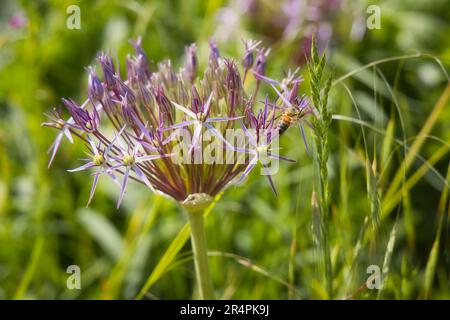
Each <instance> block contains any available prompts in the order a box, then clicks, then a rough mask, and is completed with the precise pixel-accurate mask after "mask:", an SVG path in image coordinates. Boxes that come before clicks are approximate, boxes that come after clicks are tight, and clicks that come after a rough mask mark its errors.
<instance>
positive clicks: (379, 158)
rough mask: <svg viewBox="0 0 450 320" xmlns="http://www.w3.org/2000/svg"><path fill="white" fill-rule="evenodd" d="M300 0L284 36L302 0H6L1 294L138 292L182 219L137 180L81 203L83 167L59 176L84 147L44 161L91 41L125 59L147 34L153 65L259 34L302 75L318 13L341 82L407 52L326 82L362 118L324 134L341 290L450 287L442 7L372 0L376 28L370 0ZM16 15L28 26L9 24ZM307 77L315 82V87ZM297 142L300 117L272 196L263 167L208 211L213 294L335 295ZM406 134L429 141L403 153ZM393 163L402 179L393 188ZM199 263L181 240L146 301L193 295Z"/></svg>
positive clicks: (311, 177) (275, 63) (422, 291)
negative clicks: (72, 11)
mask: <svg viewBox="0 0 450 320" xmlns="http://www.w3.org/2000/svg"><path fill="white" fill-rule="evenodd" d="M297 2H298V5H299V6H300V8H303V9H302V10H300V11H299V12H301V13H302V15H301V19H300V18H299V17H300V16H298V17H297V18H299V19H300V21H297V22H296V21H293V22H292V23H293V24H294V26H295V29H294V32H291V33H289V34H286V33H285V32H284V30H285V29H284V28H286V22H291V20H289V19H287V18H285V19H283V14H286V12H289V9H290V7H289V5H292V3H295V1H280V3H278V2H274V1H268V0H259V1H257V0H247V1H242V2H240V1H233V0H231V1H230V2H229V1H221V0H213V1H198V0H197V1H195V0H194V1H182V0H179V1H178V0H170V1H162V0H161V1H119V0H116V1H106V0H103V1H101V0H100V1H87V0H85V1H52V0H49V1H44V0H37V1H25V0H23V1H13V0H3V1H2V2H1V4H0V74H1V76H0V243H1V246H0V299H12V298H18V299H21V298H22V299H23V298H26V299H76V298H94V299H96V298H105V299H110V298H127V299H132V298H134V297H136V295H137V294H138V292H139V291H140V290H141V288H142V287H143V285H144V283H145V282H146V280H147V278H148V276H149V275H150V274H151V272H152V270H153V269H154V268H155V266H156V265H157V264H158V262H159V261H160V259H161V258H162V256H163V254H164V252H165V251H166V249H167V248H168V246H169V244H170V243H171V241H172V240H173V239H174V238H175V237H176V236H177V234H178V233H179V231H180V230H181V228H182V226H183V225H184V224H185V222H186V220H187V219H186V217H185V215H184V213H183V212H182V211H181V210H180V209H179V208H178V206H177V205H176V204H175V203H172V202H171V201H169V200H167V199H162V198H158V197H156V196H153V195H151V194H150V193H149V192H148V190H147V189H144V188H141V187H140V186H138V185H134V184H132V185H131V186H130V189H129V190H128V192H127V195H126V197H125V201H124V205H123V206H122V207H121V209H120V210H116V209H115V199H116V197H117V193H118V191H117V190H116V188H114V186H112V185H111V183H109V182H108V181H106V180H105V181H101V182H100V185H99V188H98V190H97V193H96V196H95V198H94V201H93V203H92V205H91V206H90V208H85V204H86V201H87V198H88V194H89V190H90V184H91V180H90V176H89V174H83V173H81V174H70V173H68V172H66V169H69V168H73V167H76V166H77V165H78V164H79V162H78V158H80V157H81V155H82V148H81V146H80V145H78V146H75V145H70V144H69V143H68V142H67V141H65V142H64V143H63V145H62V147H61V149H60V151H59V153H58V155H57V158H56V161H55V163H54V164H53V166H52V167H51V168H50V169H47V162H48V155H47V153H46V150H47V148H48V147H49V146H50V144H51V142H52V140H53V139H54V136H55V134H56V132H52V131H51V130H49V129H46V128H43V127H41V125H40V124H41V123H42V122H43V121H45V116H44V115H43V114H44V113H45V112H48V111H50V110H51V108H52V107H53V106H57V105H59V104H60V99H61V98H62V97H73V98H74V99H76V100H77V101H81V100H83V99H84V97H85V96H86V82H87V73H86V71H85V69H84V68H85V67H86V66H88V65H91V64H94V60H95V56H96V54H97V53H98V52H99V51H102V50H114V52H115V53H116V54H117V57H118V60H119V61H124V57H125V56H126V54H127V53H129V52H131V46H130V45H129V43H128V40H129V39H131V38H136V37H137V36H138V35H142V36H143V46H144V48H145V49H146V52H147V54H148V56H149V58H150V59H151V61H152V63H153V64H154V65H156V63H157V62H158V61H160V60H162V59H165V58H170V59H172V60H173V61H174V63H175V64H176V65H180V63H181V59H182V55H183V50H184V47H185V46H186V45H188V44H189V43H191V42H194V41H195V42H197V44H198V46H199V56H200V59H199V60H200V63H201V66H202V61H203V63H205V62H206V61H207V56H208V39H209V38H210V37H215V38H216V39H217V40H218V45H219V48H220V50H221V53H222V54H223V55H225V56H228V55H230V56H232V57H234V58H235V59H237V60H239V59H240V56H239V53H240V52H241V51H240V50H241V49H242V43H241V39H242V38H248V37H251V38H256V39H260V40H262V41H263V43H264V45H266V46H271V47H272V52H271V54H270V56H269V62H268V68H269V69H268V71H267V73H268V74H269V75H271V76H273V77H274V78H280V77H282V70H283V69H284V70H287V69H288V68H295V67H297V66H298V65H299V64H301V65H300V67H301V70H302V74H303V76H304V77H305V78H306V80H308V79H307V77H308V75H307V73H306V72H304V71H306V68H305V67H304V63H305V59H304V54H305V52H306V51H305V50H304V47H305V43H306V40H307V37H308V32H309V30H311V28H313V27H318V26H319V25H320V24H321V23H325V24H326V26H328V27H330V28H331V29H330V30H331V34H330V37H329V45H330V47H329V49H328V50H329V51H328V57H329V60H330V65H331V66H332V72H333V75H334V77H335V79H339V77H341V76H343V75H345V74H346V73H348V72H351V71H358V68H360V67H361V66H364V65H366V64H367V63H370V62H372V61H376V60H377V59H384V58H389V57H394V56H403V55H409V56H407V57H405V58H402V59H397V60H395V61H391V62H386V63H382V64H377V65H376V66H371V67H370V66H369V67H367V68H365V69H363V70H360V71H358V72H355V74H354V75H352V76H351V77H348V78H346V79H345V80H343V81H340V82H339V83H336V85H335V86H333V87H332V90H331V97H330V107H331V109H332V110H333V113H335V114H339V115H344V116H347V117H352V119H353V120H354V122H348V121H340V120H339V119H335V120H334V121H333V125H332V131H331V137H330V139H331V141H330V143H331V146H330V149H331V156H330V161H329V179H330V188H331V193H332V200H331V208H332V209H331V210H332V216H331V219H329V226H328V228H329V231H330V250H331V255H332V256H331V259H332V263H333V275H334V280H333V287H334V292H335V298H345V297H351V298H357V299H364V298H366V299H374V298H377V297H379V298H399V299H400V298H401V299H416V298H433V299H448V298H450V287H449V284H450V278H449V270H450V252H449V241H450V239H449V238H448V231H449V230H448V226H449V219H448V210H449V209H448V198H447V193H446V192H448V183H449V179H448V170H449V156H448V152H449V145H450V121H449V119H450V110H449V103H448V98H449V97H448V95H449V93H448V91H449V84H448V76H446V70H447V71H448V68H449V62H450V38H449V37H448V34H449V32H450V25H449V18H450V17H449V13H450V8H449V4H448V1H446V0H431V1H421V2H419V1H412V0H396V1H378V2H377V3H376V4H377V5H379V6H380V8H381V15H382V16H381V29H379V30H367V29H366V28H365V21H366V18H367V16H368V15H367V13H366V8H367V6H368V5H369V2H365V1H358V4H356V3H355V2H354V1H344V0H342V1H328V2H327V1H323V0H317V1H297ZM331 2H337V3H339V6H338V7H337V8H336V9H334V10H330V12H327V13H323V15H322V16H321V17H320V18H319V19H318V20H314V19H311V17H312V15H313V13H314V11H308V10H310V9H308V10H307V9H305V8H311V6H312V7H314V5H315V4H318V3H322V5H324V6H325V7H327V5H329V4H330V3H331ZM72 4H77V5H78V6H79V7H80V9H81V29H80V30H69V29H67V28H66V19H67V16H68V14H67V13H66V9H67V7H68V6H69V5H72ZM283 6H285V9H284V11H283ZM302 6H303V7H302ZM330 6H331V4H330ZM286 8H287V9H286ZM286 10H287V11H286ZM311 10H312V9H311ZM324 10H325V9H324ZM283 12H284V13H283ZM309 15H311V16H309ZM13 16H15V17H17V16H19V17H20V16H22V17H23V18H24V19H25V20H26V22H25V23H24V25H22V26H20V25H19V26H13V25H12V22H11V17H13ZM280 17H281V18H280ZM294 18H295V17H294ZM294 18H291V19H294ZM280 21H281V22H280ZM417 52H420V53H419V54H416V53H417ZM414 54H416V55H415V56H414ZM411 55H413V56H411ZM121 67H122V68H124V65H123V64H122V65H121ZM343 84H345V86H344V85H343ZM302 86H303V87H302V90H303V91H304V92H305V93H307V92H308V90H309V89H308V81H305V83H304V84H303V85H302ZM347 89H348V90H347ZM265 91H266V92H270V88H265ZM439 99H441V105H439V103H438V100H439ZM355 105H356V106H355ZM433 110H435V111H436V110H438V111H436V119H435V120H434V121H433V122H432V123H431V127H430V128H429V130H428V131H427V132H425V133H426V134H427V135H428V137H424V136H418V134H419V132H420V131H421V130H422V129H423V128H426V127H424V124H425V123H427V119H429V116H430V114H431V113H432V112H433ZM358 121H359V122H358ZM355 122H356V123H355ZM361 123H362V124H366V125H370V126H372V127H370V126H369V127H368V126H364V125H363V126H362V125H360V124H361ZM374 128H375V129H377V130H378V133H377V131H376V130H373V129H374ZM380 132H381V133H382V134H380ZM422 133H424V132H422ZM310 134H311V133H310V132H309V133H308V135H309V136H310ZM299 140H300V135H299V132H297V131H296V130H295V129H292V130H290V131H289V133H288V134H287V136H286V137H285V138H284V140H283V142H282V147H283V150H284V151H285V154H286V155H287V156H289V157H290V158H294V159H297V160H298V163H297V164H293V165H291V164H284V163H283V164H281V165H280V171H279V173H278V174H277V175H276V177H275V180H276V183H277V186H278V189H279V196H278V197H275V196H274V195H273V194H272V192H271V190H270V188H269V187H268V185H267V182H266V180H265V178H264V177H261V176H259V175H258V174H257V173H255V174H253V175H252V176H251V177H250V179H248V181H246V183H245V185H244V186H243V187H231V188H229V189H228V190H226V192H225V193H224V195H223V196H222V198H221V200H220V201H219V202H218V203H217V205H216V206H215V208H214V209H213V211H212V213H211V214H210V215H209V216H208V219H207V222H206V224H207V226H206V227H207V230H206V232H207V241H208V247H209V249H210V250H211V258H210V265H211V270H212V277H213V282H214V285H215V289H216V291H217V296H218V297H222V298H234V299H243V298H244V299H260V298H264V299H285V298H296V299H298V298H306V299H307V298H318V299H320V298H324V297H326V293H325V282H324V273H323V268H322V266H321V262H320V257H319V255H320V253H319V250H317V249H318V248H317V244H316V243H315V242H314V237H313V233H312V229H311V228H312V224H313V221H314V213H313V210H312V209H311V194H312V190H313V188H315V189H317V188H316V187H315V186H317V178H316V177H317V171H316V168H315V166H314V160H313V158H310V157H308V156H307V155H306V153H305V151H304V148H303V146H302V143H301V142H300V141H299ZM414 143H416V144H417V145H419V144H420V146H419V147H418V150H415V152H414V155H413V158H412V161H411V163H410V165H407V161H406V160H405V157H406V155H407V154H408V152H409V151H411V150H413V148H411V146H412V145H413V144H414ZM417 155H420V158H419V157H416V156H417ZM424 163H425V165H424ZM402 166H403V167H402ZM405 166H406V167H407V169H408V170H403V169H404V168H405ZM255 172H257V170H256V171H255ZM405 172H406V175H405V176H404V179H403V173H405ZM396 174H399V177H400V178H401V182H402V183H401V184H400V185H399V186H396V187H395V188H394V189H393V190H391V192H390V194H389V192H386V191H387V190H389V187H390V185H391V183H392V181H393V179H394V177H395V176H396ZM411 178H412V180H410V179H411ZM408 183H409V184H408ZM398 195H399V197H397V198H396V196H398ZM374 208H375V209H374ZM376 208H378V209H376ZM387 209H388V210H387ZM374 210H375V211H376V210H379V211H380V212H375V214H379V221H378V222H375V220H376V219H372V218H371V217H372V216H371V213H374V212H373V211H374ZM366 217H369V220H368V221H369V222H368V223H367V224H366V225H365V223H364V221H365V218H366ZM372 222H373V223H372ZM394 225H395V229H393V228H394ZM392 230H394V231H396V232H392ZM389 239H390V240H391V244H392V245H393V247H391V248H390V249H389V250H388V249H387V247H388V242H389ZM432 248H433V250H432ZM219 252H222V253H220V254H219ZM223 253H232V254H223ZM189 257H190V246H189V244H186V245H185V246H182V247H181V251H180V253H179V254H177V255H176V258H175V260H176V261H177V262H175V263H173V264H171V265H170V267H169V269H168V270H165V272H164V273H162V274H161V277H158V279H157V281H156V282H155V283H154V285H153V286H151V287H150V289H149V291H148V292H147V293H146V295H145V296H144V297H145V298H161V299H167V298H175V299H176V298H191V297H192V289H193V287H194V283H195V282H194V273H193V265H192V261H191V260H190V258H189ZM72 264H76V265H79V266H80V268H81V272H82V290H68V289H67V287H66V280H67V277H68V276H69V274H67V273H66V269H67V267H68V266H69V265H72ZM372 264H374V265H379V266H380V268H381V267H383V264H384V265H385V266H386V267H387V266H388V267H389V269H388V271H387V269H386V268H383V269H384V271H386V277H385V286H384V288H383V290H382V291H380V290H368V289H365V282H366V279H367V277H368V276H369V275H368V274H367V272H366V269H367V267H368V266H369V265H372Z"/></svg>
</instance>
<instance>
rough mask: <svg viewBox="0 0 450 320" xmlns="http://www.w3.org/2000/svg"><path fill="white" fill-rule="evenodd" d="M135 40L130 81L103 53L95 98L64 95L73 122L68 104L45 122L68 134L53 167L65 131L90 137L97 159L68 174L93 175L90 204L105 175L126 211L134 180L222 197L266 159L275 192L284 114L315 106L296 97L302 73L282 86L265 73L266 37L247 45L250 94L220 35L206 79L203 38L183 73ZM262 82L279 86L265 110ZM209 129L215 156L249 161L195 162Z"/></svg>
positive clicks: (184, 194) (92, 81)
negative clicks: (233, 135)
mask: <svg viewBox="0 0 450 320" xmlns="http://www.w3.org/2000/svg"><path fill="white" fill-rule="evenodd" d="M132 45H133V47H134V49H135V55H134V56H129V57H127V60H126V76H125V77H122V76H121V74H120V71H119V70H120V68H119V67H118V66H116V65H115V64H114V62H113V60H112V59H111V57H110V56H109V55H107V54H104V53H101V54H99V56H98V57H97V62H98V64H99V66H100V69H101V73H102V75H101V77H99V76H98V75H97V73H96V69H95V67H89V68H88V74H89V79H88V91H87V96H88V98H87V99H86V101H84V102H83V103H82V104H78V103H77V102H75V101H74V100H72V99H62V103H63V105H64V106H65V108H66V109H67V111H68V113H69V114H70V118H69V119H67V120H66V118H64V116H63V112H62V111H61V110H60V109H54V110H53V112H52V113H51V114H50V115H48V117H49V121H48V122H45V123H44V124H43V125H45V126H48V127H53V128H56V129H58V130H59V133H58V135H57V137H56V139H55V141H54V143H53V144H52V146H51V147H50V149H49V152H50V153H51V157H50V162H49V166H50V165H51V163H52V161H53V160H54V157H55V154H56V152H57V150H58V148H59V146H60V144H61V141H62V139H63V137H64V136H65V137H66V138H67V139H68V140H69V141H70V142H71V143H73V142H74V140H73V137H74V136H76V137H77V138H79V139H80V140H81V141H83V142H84V144H85V145H86V147H87V154H88V158H86V159H84V161H85V163H84V164H83V165H81V166H80V167H78V168H76V169H72V170H69V171H70V172H74V171H81V170H92V171H93V177H94V182H93V185H92V189H91V194H90V197H89V201H88V204H89V203H90V202H91V200H92V197H93V195H94V192H95V189H96V186H97V184H98V181H99V178H100V176H106V177H109V178H111V179H112V180H113V181H114V182H115V183H116V184H117V185H118V186H119V188H120V196H119V200H118V203H117V207H119V206H120V204H121V202H122V200H123V197H124V194H125V191H126V187H127V184H128V182H129V180H130V179H132V180H135V181H137V182H140V183H142V184H143V185H144V186H146V187H148V188H149V189H150V190H152V191H154V192H158V193H162V194H164V195H167V196H170V197H171V198H173V199H175V200H177V201H180V202H182V201H184V200H185V199H187V198H188V197H189V196H190V195H193V194H198V193H205V194H208V195H209V196H211V197H213V196H215V195H216V194H217V193H219V192H220V191H221V190H222V189H224V188H225V187H227V186H228V185H230V184H231V183H232V182H240V181H242V180H243V179H244V178H245V177H246V176H248V174H249V173H250V172H251V171H252V169H253V168H254V167H255V166H256V165H257V164H258V163H260V164H261V166H262V167H263V169H264V171H265V172H266V173H267V174H266V175H267V176H268V178H269V181H270V184H271V186H272V189H273V190H274V191H275V186H274V184H273V181H272V178H271V173H270V172H269V170H268V164H267V159H274V160H280V159H281V160H287V161H291V162H292V160H289V159H287V158H285V157H282V156H279V155H278V154H277V150H278V148H276V147H275V146H274V142H276V141H277V139H278V138H279V136H280V133H281V131H280V130H279V124H278V122H279V121H280V120H279V118H280V116H282V115H283V113H285V112H286V110H292V109H293V108H297V109H298V110H299V113H298V115H299V116H298V119H295V120H296V121H297V120H301V118H303V117H304V116H305V115H307V114H309V113H310V112H311V110H312V109H311V107H310V105H309V102H308V100H307V99H305V98H303V97H302V98H300V97H298V96H297V95H298V85H299V83H300V82H301V80H302V79H301V78H300V77H297V76H296V72H294V73H288V75H287V76H286V78H285V79H283V81H281V82H277V81H275V80H273V79H270V78H268V77H266V75H265V64H266V57H267V55H268V53H269V51H268V50H264V49H263V48H261V47H260V42H254V41H248V42H245V52H244V55H243V58H242V60H241V61H242V68H243V72H244V74H245V75H247V72H248V71H249V70H251V71H252V73H251V74H253V76H254V80H255V81H256V85H255V86H253V89H252V92H251V93H250V94H248V93H247V92H246V91H245V90H244V86H243V81H245V80H243V79H245V75H244V78H242V77H241V73H240V71H239V67H238V65H237V64H236V63H235V62H234V61H232V60H230V59H225V58H222V57H221V56H220V53H219V50H218V48H217V46H216V44H215V42H214V41H210V49H211V51H210V55H209V60H208V64H207V66H206V68H205V71H204V73H203V76H202V77H199V76H198V72H199V62H198V58H197V54H196V46H195V44H192V45H190V46H189V47H187V48H186V60H185V64H184V65H183V67H182V68H181V69H180V70H179V71H178V72H175V71H174V69H173V68H172V64H171V62H170V61H169V60H167V61H163V62H160V63H159V64H158V66H157V69H156V70H151V68H150V62H149V60H148V58H147V55H146V54H145V53H144V50H143V49H142V44H141V39H140V38H139V39H138V40H137V41H136V42H132ZM255 54H256V58H255V57H254V55H255ZM261 82H265V83H268V84H269V85H270V86H272V87H273V89H275V93H276V94H277V98H276V99H275V100H274V101H273V102H269V99H268V97H266V99H265V101H262V103H263V105H264V107H263V108H262V109H261V110H259V111H254V109H255V106H256V104H259V103H260V102H259V101H257V96H258V91H259V88H260V83H261ZM296 114H297V113H296ZM293 121H294V120H293ZM229 130H241V131H242V132H243V136H244V138H245V139H244V140H243V141H241V142H240V143H239V144H238V145H235V144H233V143H232V142H230V141H229V140H227V138H226V137H227V135H226V133H227V131H229ZM180 132H181V133H180ZM207 132H209V133H210V135H211V136H212V137H214V138H216V142H217V141H218V143H216V144H215V147H214V148H213V151H212V154H214V156H217V155H218V154H219V153H231V154H232V155H235V156H237V155H240V156H242V155H244V161H241V162H238V161H235V162H231V163H230V162H226V163H223V162H214V163H211V162H208V161H203V162H202V161H186V159H187V160H192V159H194V158H195V157H196V156H197V154H198V153H200V154H201V153H203V152H205V150H207V149H208V148H209V147H210V146H209V145H208V143H209V142H208V139H207V135H206V133H207ZM186 134H187V135H189V137H190V139H186V137H185V135H186ZM180 158H181V159H184V161H180Z"/></svg>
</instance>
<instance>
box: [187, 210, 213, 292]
mask: <svg viewBox="0 0 450 320" xmlns="http://www.w3.org/2000/svg"><path fill="white" fill-rule="evenodd" d="M188 216H189V223H190V225H191V243H192V251H193V254H194V263H195V275H196V277H197V284H198V288H199V293H200V299H202V300H203V299H214V291H213V287H212V283H211V277H210V274H209V267H208V252H207V250H206V241H205V226H204V217H203V210H201V211H197V212H195V211H192V210H188Z"/></svg>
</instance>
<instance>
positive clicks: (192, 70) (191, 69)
mask: <svg viewBox="0 0 450 320" xmlns="http://www.w3.org/2000/svg"><path fill="white" fill-rule="evenodd" d="M197 69H198V62H197V46H196V45H195V43H193V44H191V45H190V46H189V47H187V48H186V62H185V64H184V73H185V75H186V77H187V78H188V79H189V81H190V82H191V83H193V82H194V80H195V77H196V76H197Z"/></svg>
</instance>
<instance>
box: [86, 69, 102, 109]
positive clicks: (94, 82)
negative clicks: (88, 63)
mask: <svg viewBox="0 0 450 320" xmlns="http://www.w3.org/2000/svg"><path fill="white" fill-rule="evenodd" d="M88 70H89V79H88V95H89V98H90V99H91V100H92V101H101V100H102V99H103V93H104V90H103V85H102V82H101V81H100V79H99V78H98V77H97V75H96V73H95V70H94V68H92V67H89V68H88Z"/></svg>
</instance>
